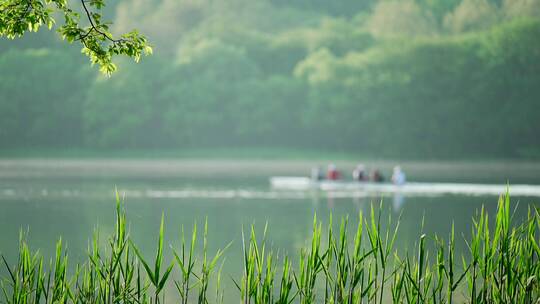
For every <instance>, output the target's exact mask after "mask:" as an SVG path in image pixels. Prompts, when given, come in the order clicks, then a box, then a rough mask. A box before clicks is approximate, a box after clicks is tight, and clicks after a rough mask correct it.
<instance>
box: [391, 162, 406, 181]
mask: <svg viewBox="0 0 540 304" xmlns="http://www.w3.org/2000/svg"><path fill="white" fill-rule="evenodd" d="M406 180H407V178H406V176H405V172H403V171H402V170H401V167H400V166H395V167H394V172H393V173H392V183H394V184H395V185H403V184H405V181H406Z"/></svg>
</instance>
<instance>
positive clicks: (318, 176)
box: [311, 166, 324, 181]
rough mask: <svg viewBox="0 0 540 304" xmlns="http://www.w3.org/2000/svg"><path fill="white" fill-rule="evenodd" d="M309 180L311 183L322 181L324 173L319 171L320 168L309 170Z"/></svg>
mask: <svg viewBox="0 0 540 304" xmlns="http://www.w3.org/2000/svg"><path fill="white" fill-rule="evenodd" d="M311 180H312V181H322V180H324V173H323V171H322V170H321V167H319V166H317V167H313V168H311Z"/></svg>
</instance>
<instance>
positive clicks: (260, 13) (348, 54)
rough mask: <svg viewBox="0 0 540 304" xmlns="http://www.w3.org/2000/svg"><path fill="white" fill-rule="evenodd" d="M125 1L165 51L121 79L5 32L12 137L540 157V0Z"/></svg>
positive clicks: (6, 118)
mask: <svg viewBox="0 0 540 304" xmlns="http://www.w3.org/2000/svg"><path fill="white" fill-rule="evenodd" d="M130 3H131V2H130ZM331 3H332V4H331ZM358 3H362V5H360V4H358ZM127 4H128V3H127V2H121V3H120V4H119V5H118V7H117V8H116V15H117V24H116V26H117V28H118V29H119V30H121V29H122V27H139V28H141V29H142V30H143V32H148V35H149V36H150V37H152V38H153V39H155V41H154V43H155V53H156V55H154V56H152V57H149V58H144V59H143V62H142V63H141V64H139V65H133V64H131V63H127V62H126V63H125V64H123V63H120V71H119V72H118V73H116V74H115V75H113V76H112V77H111V78H105V77H104V76H100V75H98V74H97V73H96V72H95V69H92V68H90V67H88V66H87V64H86V63H85V62H84V60H85V59H84V58H82V56H80V54H78V50H76V49H74V48H72V47H66V46H65V45H63V44H61V45H59V43H51V41H53V40H54V39H56V38H53V36H51V35H47V34H42V35H40V36H38V38H39V39H35V37H30V39H32V38H34V39H35V40H34V41H33V42H32V40H28V39H25V40H21V41H15V42H10V43H6V42H5V41H2V42H1V44H0V46H1V47H2V49H1V50H0V70H1V71H2V73H1V74H0V148H2V149H7V148H15V149H17V148H64V147H77V148H89V149H92V150H96V149H103V150H107V149H124V148H129V149H131V148H136V149H154V148H167V149H185V148H210V149H211V148H217V147H220V148H221V147H229V146H235V147H269V146H274V147H290V148H295V149H319V150H326V151H341V152H350V153H360V154H362V155H373V156H382V157H411V158H420V157H434V158H469V157H514V158H518V157H540V137H539V136H538V135H537V133H538V130H540V120H539V119H538V116H539V114H540V103H539V101H540V85H539V84H540V73H539V71H540V39H538V37H540V19H538V18H536V16H537V15H539V14H538V13H539V12H540V1H525V0H515V1H486V0H483V1H482V0H463V1H443V0H440V1H423V0H417V1H383V2H379V1H372V2H370V1H366V2H358V1H333V2H326V1H315V2H313V1H293V2H290V3H289V2H286V1H278V0H275V1H260V2H258V1H255V2H253V1H243V0H234V1H232V0H231V1H187V0H182V1H172V2H170V1H165V0H164V1H156V0H136V1H134V3H131V5H132V6H130V8H132V10H131V11H130V12H129V13H128V12H127V11H126V10H127ZM353 12H354V13H353ZM128 14H132V17H137V18H133V20H137V22H139V24H138V25H137V24H129V21H128V20H129V18H127V16H128ZM139 17H140V18H139ZM169 21H170V22H169ZM29 41H30V42H29Z"/></svg>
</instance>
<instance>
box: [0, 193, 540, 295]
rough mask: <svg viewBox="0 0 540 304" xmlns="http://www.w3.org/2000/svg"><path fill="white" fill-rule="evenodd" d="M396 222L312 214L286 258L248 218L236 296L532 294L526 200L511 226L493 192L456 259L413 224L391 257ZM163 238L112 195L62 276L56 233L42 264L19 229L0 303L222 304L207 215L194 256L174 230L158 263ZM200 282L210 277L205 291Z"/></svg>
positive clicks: (533, 248)
mask: <svg viewBox="0 0 540 304" xmlns="http://www.w3.org/2000/svg"><path fill="white" fill-rule="evenodd" d="M390 220H391V219H390ZM490 223H492V224H493V225H494V226H493V227H490ZM351 225H354V226H355V227H352V228H350V226H351ZM398 228H399V220H398V221H397V222H396V223H395V224H393V225H390V228H387V229H384V230H383V229H382V227H381V212H379V213H378V214H376V212H375V209H374V208H373V206H372V209H371V213H370V215H369V217H368V218H365V217H364V216H363V215H362V214H361V213H360V214H359V216H358V218H357V219H355V220H354V221H352V220H350V219H349V218H343V219H341V222H340V225H339V230H338V231H334V230H333V225H332V220H331V221H330V224H329V225H328V227H327V229H326V230H324V231H323V227H322V224H321V223H320V222H319V221H317V218H316V217H315V218H314V220H313V232H312V238H311V243H310V245H309V246H307V247H305V248H303V249H302V250H301V252H300V255H299V256H300V259H299V261H298V262H297V263H293V262H292V261H291V260H290V259H289V258H288V257H287V256H286V255H280V254H279V253H278V252H276V251H275V249H273V248H269V247H268V245H267V244H266V231H267V227H266V226H265V229H264V232H263V235H262V237H258V236H257V235H256V233H255V228H254V227H253V226H252V227H251V229H250V230H249V234H248V236H247V237H246V235H245V234H244V231H243V232H242V245H243V247H242V248H243V255H242V258H243V274H242V277H241V278H232V280H233V281H234V284H235V285H236V287H237V288H238V291H239V294H240V298H239V299H238V302H241V303H243V304H252V303H253V304H259V303H261V304H262V303H277V304H289V303H301V304H304V303H323V302H324V303H378V304H380V303H390V302H392V303H463V302H467V303H540V283H539V278H540V263H539V256H540V248H539V246H538V243H539V237H538V233H539V231H540V214H539V212H538V210H536V209H534V210H533V209H531V208H529V212H528V217H527V219H526V220H525V221H524V222H522V223H512V212H511V210H510V197H509V195H508V194H506V195H504V196H501V198H500V199H499V203H498V211H497V214H496V215H495V219H494V221H490V219H489V217H488V214H487V213H485V211H484V209H482V210H480V211H479V214H478V216H476V217H475V218H474V219H473V228H472V231H471V235H470V236H468V237H465V242H466V245H467V248H468V250H467V251H466V254H465V255H463V256H459V257H458V256H456V250H455V243H456V237H455V235H454V229H453V227H452V230H451V232H450V235H449V236H448V239H447V240H444V239H443V238H442V237H440V236H433V237H428V236H426V235H424V234H421V233H419V238H418V241H417V243H416V245H415V248H414V249H413V250H412V251H406V252H405V253H404V254H402V255H401V256H400V255H399V254H398V252H397V250H396V249H395V248H394V243H395V240H396V236H397V233H398ZM350 229H354V230H350ZM349 231H350V232H353V233H352V234H351V233H349ZM163 235H164V227H163V218H162V221H161V225H160V230H159V234H158V235H157V237H158V238H157V248H156V255H155V257H154V259H153V261H150V260H149V259H148V257H144V256H143V255H142V254H141V253H140V251H139V249H138V248H137V246H136V245H135V244H134V243H133V242H132V241H131V239H130V236H129V234H128V233H127V231H126V216H125V211H124V210H123V204H122V200H121V199H120V198H119V196H118V194H117V197H116V229H115V232H114V234H113V235H112V236H110V237H109V238H108V243H107V246H106V248H100V246H98V244H99V237H98V235H97V233H96V234H95V235H94V238H93V241H92V243H91V246H89V249H88V258H87V260H86V262H85V263H83V264H81V265H76V267H75V271H74V273H73V274H68V270H67V269H68V261H69V260H68V255H67V253H66V251H65V249H64V247H63V245H62V241H61V240H59V241H58V243H57V246H56V256H55V258H54V259H51V261H49V262H48V263H46V262H45V261H44V259H43V257H42V256H41V255H40V254H39V252H32V251H31V250H30V249H29V247H28V245H27V243H26V241H25V236H24V235H23V234H21V237H20V247H19V256H18V258H17V260H16V261H15V262H13V261H11V262H10V261H9V260H8V259H7V258H6V257H4V256H2V260H3V264H4V267H5V269H6V270H7V273H8V276H7V277H5V278H3V280H2V283H1V290H2V292H3V302H5V303H164V302H165V301H166V297H165V293H164V290H165V289H167V288H170V289H171V290H172V289H173V286H175V287H176V290H177V297H173V296H171V293H170V292H169V293H167V296H168V297H170V298H171V299H168V301H169V302H180V303H182V304H187V303H201V304H205V303H222V302H223V293H224V292H225V291H223V290H221V287H220V286H221V284H220V282H221V268H220V269H218V270H217V271H216V266H217V265H218V263H219V261H220V260H221V259H222V257H223V252H224V250H219V251H218V252H217V253H216V254H215V255H214V256H213V257H209V254H208V252H207V240H206V239H207V238H206V235H207V225H206V223H205V225H204V229H203V232H202V243H203V246H202V253H199V254H197V253H196V248H197V243H198V237H199V233H198V231H197V226H196V225H195V226H193V230H192V233H191V234H190V235H191V238H190V239H188V240H186V235H185V233H184V228H183V227H182V230H181V233H180V240H181V242H180V244H181V245H180V248H171V251H172V253H173V256H174V259H172V261H170V262H169V263H166V262H165V261H164V254H163V253H164V250H165V249H164V245H163ZM351 235H352V237H351ZM411 247H412V246H411ZM428 248H432V251H429V250H428ZM293 265H296V267H293ZM175 267H176V268H178V269H179V270H178V271H176V272H174V271H173V269H174V268H175ZM210 281H213V285H210V284H209V282H210ZM209 286H216V290H215V293H214V292H211V291H209V290H208V288H209ZM226 292H228V293H229V292H233V291H230V290H228V291H226ZM235 302H237V301H235Z"/></svg>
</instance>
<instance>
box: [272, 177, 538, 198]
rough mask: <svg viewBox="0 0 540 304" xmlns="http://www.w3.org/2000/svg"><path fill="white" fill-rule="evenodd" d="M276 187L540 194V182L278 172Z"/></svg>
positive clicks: (424, 192) (516, 194) (372, 191)
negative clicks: (388, 179)
mask: <svg viewBox="0 0 540 304" xmlns="http://www.w3.org/2000/svg"><path fill="white" fill-rule="evenodd" d="M270 186H271V187H272V188H273V189H275V190H295V191H313V190H317V191H328V192H331V191H360V192H366V193H372V194H373V193H375V194H383V193H400V194H408V195H441V194H464V195H501V194H504V193H506V191H507V190H509V192H510V194H511V195H513V196H533V197H540V185H494V184H470V183H420V182H407V183H405V184H403V185H395V184H391V183H372V182H355V181H340V180H336V181H334V180H320V181H315V180H312V179H310V178H307V177H295V176H275V177H271V178H270Z"/></svg>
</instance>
